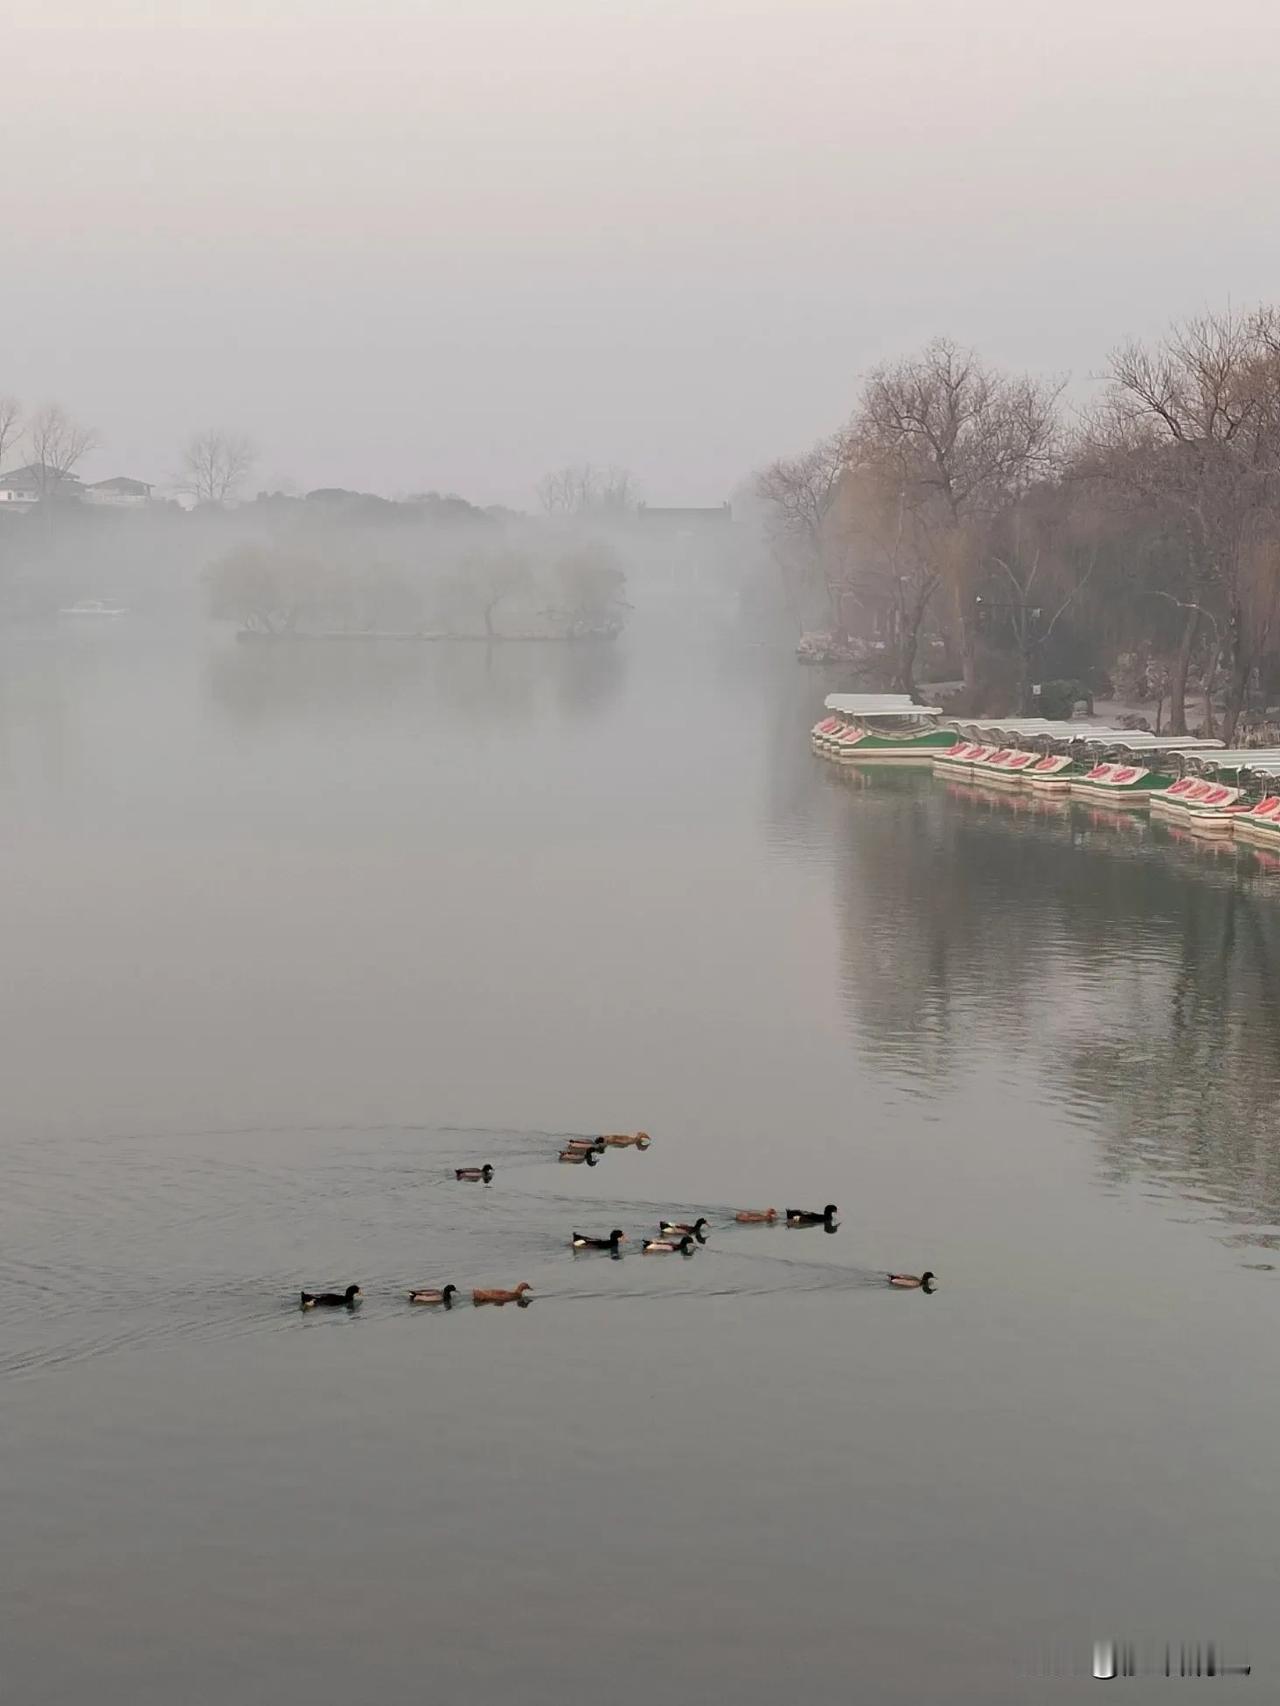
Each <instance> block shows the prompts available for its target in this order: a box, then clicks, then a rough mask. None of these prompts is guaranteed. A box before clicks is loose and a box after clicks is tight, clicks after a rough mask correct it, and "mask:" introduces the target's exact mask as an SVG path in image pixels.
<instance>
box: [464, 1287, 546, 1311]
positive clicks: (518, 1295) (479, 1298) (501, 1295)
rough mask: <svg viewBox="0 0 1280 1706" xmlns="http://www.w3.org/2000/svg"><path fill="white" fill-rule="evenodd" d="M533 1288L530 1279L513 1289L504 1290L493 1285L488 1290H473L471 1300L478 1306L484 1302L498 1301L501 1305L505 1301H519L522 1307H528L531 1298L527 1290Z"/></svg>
mask: <svg viewBox="0 0 1280 1706" xmlns="http://www.w3.org/2000/svg"><path fill="white" fill-rule="evenodd" d="M532 1290H533V1287H532V1286H531V1285H530V1284H529V1282H528V1280H521V1281H520V1284H519V1285H518V1286H516V1287H514V1289H513V1290H511V1291H502V1290H501V1289H498V1288H492V1287H491V1288H490V1289H489V1290H487V1291H484V1290H481V1291H473V1292H472V1293H471V1301H472V1303H474V1304H475V1305H476V1307H477V1308H478V1307H479V1306H480V1304H482V1303H496V1304H498V1305H499V1306H501V1305H502V1304H504V1303H518V1304H519V1305H520V1307H521V1309H527V1308H528V1306H529V1303H530V1301H531V1300H530V1299H529V1298H527V1297H526V1296H525V1292H526V1291H532Z"/></svg>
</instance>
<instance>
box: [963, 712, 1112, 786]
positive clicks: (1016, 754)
mask: <svg viewBox="0 0 1280 1706" xmlns="http://www.w3.org/2000/svg"><path fill="white" fill-rule="evenodd" d="M955 726H956V729H957V733H958V734H959V736H960V744H959V745H958V746H957V747H955V748H953V749H952V750H951V751H950V752H948V753H943V754H940V755H939V757H938V758H937V759H936V760H935V761H934V770H935V772H938V773H943V774H946V773H948V772H954V771H955V770H957V769H959V770H964V771H967V772H968V773H969V774H970V775H971V777H972V780H973V781H975V782H982V783H984V784H985V783H990V784H991V785H992V786H993V787H1015V788H1016V787H1021V785H1022V784H1023V783H1024V782H1026V781H1029V780H1030V779H1031V777H1032V776H1033V775H1034V774H1035V773H1036V770H1037V767H1038V766H1039V765H1040V764H1041V763H1042V761H1043V759H1044V758H1045V756H1046V749H1047V748H1048V747H1049V746H1050V745H1051V744H1053V743H1056V742H1062V741H1071V740H1079V739H1080V738H1081V737H1082V735H1084V734H1085V733H1090V734H1092V733H1094V732H1095V731H1094V729H1093V728H1092V726H1091V725H1089V724H1084V723H1075V722H1061V721H1053V720H1051V719H1050V718H1047V717H1017V718H1013V719H1009V718H1007V717H1006V718H1004V719H1003V720H1002V721H1000V722H985V721H984V722H967V723H957V724H956V725H955ZM1108 732H1109V731H1108ZM978 742H984V743H986V744H984V745H982V746H977V745H976V743H978ZM966 743H968V747H967V746H966ZM992 743H994V744H992ZM970 748H971V749H970ZM1067 762H1070V761H1069V760H1068V761H1067ZM1058 768H1065V765H1063V766H1058Z"/></svg>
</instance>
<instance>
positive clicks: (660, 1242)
mask: <svg viewBox="0 0 1280 1706" xmlns="http://www.w3.org/2000/svg"><path fill="white" fill-rule="evenodd" d="M677 1252H678V1253H679V1254H680V1255H682V1256H692V1254H693V1239H692V1238H690V1237H688V1236H687V1235H686V1236H685V1237H684V1238H646V1239H645V1241H644V1253H645V1255H646V1256H674V1255H675V1254H676V1253H677Z"/></svg>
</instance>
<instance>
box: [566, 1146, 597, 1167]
mask: <svg viewBox="0 0 1280 1706" xmlns="http://www.w3.org/2000/svg"><path fill="white" fill-rule="evenodd" d="M560 1159H561V1160H562V1161H563V1162H564V1163H565V1165H566V1166H569V1167H581V1166H582V1165H583V1164H584V1163H585V1164H586V1165H587V1166H588V1167H594V1166H595V1164H596V1162H597V1161H598V1160H599V1159H600V1155H599V1152H598V1151H597V1150H594V1149H562V1150H561V1151H560Z"/></svg>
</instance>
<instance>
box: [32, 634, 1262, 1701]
mask: <svg viewBox="0 0 1280 1706" xmlns="http://www.w3.org/2000/svg"><path fill="white" fill-rule="evenodd" d="M89 627H90V628H91V630H92V631H86V630H85V629H84V628H83V627H82V628H79V629H77V630H75V631H65V629H64V630H62V631H55V630H54V629H53V628H52V627H50V628H44V629H40V628H34V627H33V628H30V629H25V630H23V629H11V630H10V631H8V632H7V633H6V634H5V635H4V636H3V637H2V638H0V842H2V846H3V865H4V882H3V888H2V890H0V941H3V944H4V960H5V971H6V975H5V977H4V979H3V980H2V982H0V1004H2V1006H0V1035H2V1036H3V1038H4V1060H5V1066H4V1080H3V1106H4V1118H3V1121H2V1122H0V1273H2V1275H3V1279H4V1298H5V1310H4V1313H3V1315H2V1316H0V1427H2V1428H3V1438H4V1442H5V1450H4V1453H3V1457H2V1458H0V1498H2V1506H0V1508H3V1511H4V1535H5V1546H4V1554H3V1560H2V1561H0V1589H2V1591H3V1598H4V1603H5V1605H6V1607H7V1610H6V1613H5V1616H4V1619H3V1625H2V1626H0V1659H2V1662H3V1673H4V1676H5V1678H6V1689H5V1695H6V1698H8V1699H12V1700H14V1701H15V1702H19V1701H20V1702H22V1703H23V1706H64V1703H65V1706H71V1703H76V1706H79V1703H80V1702H83V1701H85V1700H89V1699H92V1700H93V1701H95V1702H97V1703H98V1706H117V1703H119V1706H174V1703H175V1702H178V1701H181V1702H183V1706H224V1703H226V1702H231V1701H234V1702H235V1703H236V1706H257V1703H262V1706H266V1703H267V1702H270V1703H272V1706H294V1703H297V1706H304V1703H305V1706H338V1703H340V1702H341V1703H344V1706H348V1703H351V1702H370V1703H374V1702H376V1703H378V1706H401V1703H404V1706H408V1703H409V1702H415V1703H417V1702H431V1703H432V1706H440V1703H443V1706H454V1703H457V1706H479V1703H487V1702H491V1701H492V1702H519V1703H520V1706H542V1703H544V1702H553V1701H554V1702H557V1703H560V1702H563V1701H565V1700H581V1699H585V1698H587V1697H588V1696H597V1697H599V1698H601V1699H606V1700H610V1701H612V1702H615V1703H617V1706H631V1703H632V1702H639V1701H640V1700H642V1699H643V1700H651V1699H654V1698H660V1699H663V1700H666V1701H669V1702H672V1703H674V1706H685V1703H689V1706H693V1703H700V1702H707V1701H720V1700H723V1701H732V1702H734V1703H735V1706H757V1703H759V1706H764V1703H766V1702H767V1703H770V1706H772V1703H775V1702H777V1701H778V1700H779V1699H781V1698H785V1697H788V1696H794V1697H796V1698H798V1699H801V1700H804V1701H806V1702H810V1703H813V1706H828V1703H832V1706H834V1703H836V1702H846V1701H858V1702H862V1701H868V1702H880V1701H883V1702H908V1701H920V1702H938V1701H944V1700H948V1701H973V1702H989V1701H1039V1700H1046V1701H1055V1700H1059V1699H1061V1700H1067V1699H1074V1698H1076V1697H1077V1696H1078V1695H1079V1693H1080V1692H1081V1690H1082V1689H1084V1688H1085V1687H1086V1686H1088V1685H1089V1684H1088V1680H1087V1676H1086V1675H1085V1674H1084V1672H1087V1668H1088V1665H1089V1662H1090V1657H1091V1653H1092V1644H1093V1642H1094V1641H1095V1640H1097V1639H1100V1638H1102V1637H1113V1638H1116V1639H1119V1640H1125V1641H1132V1642H1133V1643H1135V1646H1136V1648H1137V1650H1138V1652H1139V1656H1140V1657H1141V1656H1142V1655H1145V1654H1147V1653H1148V1652H1154V1651H1157V1650H1160V1651H1162V1650H1163V1643H1164V1642H1166V1641H1170V1642H1173V1643H1175V1644H1176V1643H1178V1642H1195V1641H1199V1642H1200V1643H1202V1644H1204V1643H1207V1642H1208V1641H1214V1642H1216V1643H1218V1650H1219V1655H1220V1661H1222V1660H1225V1662H1236V1661H1239V1660H1247V1661H1249V1662H1252V1664H1253V1665H1254V1681H1255V1683H1256V1682H1257V1681H1258V1680H1260V1679H1261V1680H1263V1681H1264V1683H1265V1682H1266V1679H1268V1678H1272V1679H1273V1678H1274V1677H1275V1675H1276V1667H1277V1662H1278V1660H1280V1640H1278V1639H1277V1636H1276V1634H1275V1632H1274V1616H1273V1610H1272V1600H1273V1594H1274V1584H1275V1579H1276V1571H1275V1553H1276V1541H1275V1533H1276V1519H1277V1491H1276V1489H1277V1474H1276V1470H1277V1445H1276V1439H1277V1429H1276V1423H1275V1416H1276V1408H1275V1406H1276V1404H1277V1401H1280V1376H1278V1374H1277V1363H1278V1360H1280V1359H1277V1356H1276V1353H1275V1338H1276V1335H1275V1322H1276V1313H1277V1299H1278V1298H1280V1291H1277V1280H1278V1278H1280V1273H1278V1271H1277V1268H1276V1264H1277V1262H1280V1256H1277V1254H1276V1250H1277V1247H1280V1113H1278V1110H1280V1028H1278V1024H1277V1019H1278V1013H1277V1002H1278V998H1280V958H1278V955H1277V950H1278V949H1280V923H1278V920H1280V875H1278V874H1276V873H1275V872H1274V871H1271V870H1268V869H1266V868H1264V865H1263V863H1262V861H1261V860H1260V858H1259V857H1257V856H1254V855H1247V854H1236V853H1234V852H1232V851H1231V850H1230V849H1228V850H1226V851H1225V852H1224V851H1222V850H1219V851H1216V852H1215V851H1212V850H1209V851H1206V850H1203V849H1197V848H1196V847H1194V846H1189V845H1187V844H1184V843H1180V842H1178V841H1176V840H1175V839H1172V838H1171V837H1170V836H1169V835H1168V834H1167V833H1164V832H1162V831H1160V830H1159V829H1158V828H1151V827H1148V826H1146V825H1145V824H1142V823H1141V822H1139V823H1137V824H1132V823H1130V824H1126V823H1124V822H1123V821H1114V820H1109V819H1107V818H1106V817H1105V816H1104V815H1103V814H1100V813H1090V812H1087V811H1082V810H1080V809H1078V808H1076V809H1072V810H1068V811H1066V812H1063V813H1057V814H1050V813H1035V814H1033V813H1031V812H1029V811H1027V810H1025V809H1018V808H1017V807H1016V802H1010V801H1008V800H996V801H990V800H984V799H982V798H981V797H980V796H977V795H975V794H973V793H971V792H967V791H966V790H964V789H962V788H955V787H948V786H947V785H945V784H944V783H942V782H941V781H937V782H935V781H934V780H933V779H932V778H931V777H930V776H929V775H927V774H925V775H920V774H912V773H909V772H905V771H890V770H880V771H877V772H874V773H871V774H869V775H867V776H866V777H863V778H859V777H858V776H857V775H856V774H855V775H835V774H833V773H832V772H831V770H830V769H829V767H827V766H826V765H824V764H822V763H821V762H820V761H819V760H817V759H815V758H814V757H813V755H812V754H811V752H810V750H809V744H808V729H809V726H810V724H811V723H812V721H813V720H814V717H815V715H816V714H817V709H818V706H819V705H820V702H821V698H822V695H823V694H824V693H825V692H826V691H829V690H830V689H831V688H833V687H835V686H837V685H843V683H842V682H841V680H840V677H839V676H838V675H836V674H831V675H829V676H828V675H827V674H826V673H825V672H823V671H809V670H805V669H803V668H801V667H800V666H798V665H796V664H795V663H794V662H793V661H792V660H791V658H790V657H789V655H788V654H787V651H786V648H785V646H784V647H781V648H779V647H777V646H770V645H767V644H764V643H761V642H759V641H757V640H753V639H752V637H751V636H750V635H749V634H747V633H744V632H743V631H742V630H741V629H740V627H739V626H738V625H737V624H736V622H735V621H734V620H732V619H730V618H729V617H727V616H725V617H722V618H713V617H710V616H707V617H704V618H703V619H701V620H700V621H699V622H698V623H697V624H696V625H695V627H694V631H693V632H689V631H687V629H686V628H685V626H684V625H683V624H682V623H677V622H675V621H673V620H666V619H662V618H659V617H656V616H654V617H652V618H644V617H642V618H641V619H639V620H638V621H637V624H636V626H635V629H634V631H633V632H632V633H630V634H629V635H628V636H627V637H626V638H625V640H624V641H623V642H622V643H621V644H620V645H619V646H618V647H617V648H616V649H610V648H600V649H592V648H561V647H554V646H549V645H547V646H519V645H509V646H505V647H501V648H498V649H494V650H489V649H486V648H484V647H482V646H464V645H459V646H449V647H444V646H414V645H408V644H406V645H382V646H368V645H363V644H360V643H358V642H357V643H341V644H339V643H334V644H323V643H315V644H310V645H297V646H280V647H277V646H252V645H237V644H236V643H235V642H234V640H233V639H232V638H231V637H230V636H228V635H226V634H225V633H220V632H217V631H216V630H214V629H212V628H210V629H205V628H204V627H201V626H199V625H195V626H190V627H187V626H184V625H181V624H174V625H172V626H166V625H163V624H160V623H158V622H157V623H154V624H149V623H148V622H147V621H146V620H144V619H141V618H139V619H134V618H130V619H128V620H125V621H121V622H115V623H104V624H100V625H93V624H91V625H89ZM637 1128H644V1129H646V1130H647V1131H649V1132H650V1133H651V1134H652V1135H653V1139H654V1141H653V1146H652V1148H651V1149H649V1150H648V1151H647V1152H646V1153H643V1154H641V1153H638V1152H635V1151H632V1150H626V1151H617V1152H614V1153H611V1154H609V1155H607V1156H606V1157H605V1158H604V1160H603V1162H602V1163H601V1165H600V1166H598V1167H596V1168H594V1169H590V1170H589V1169H587V1168H585V1167H576V1168H570V1167H563V1166H560V1165H558V1164H557V1162H556V1153H557V1150H558V1147H559V1144H560V1142H561V1141H562V1140H563V1138H564V1137H565V1136H566V1135H568V1134H590V1133H595V1132H598V1131H631V1130H635V1129H637ZM486 1161H487V1162H490V1163H491V1164H492V1165H493V1166H494V1168H495V1177H494V1180H493V1183H492V1185H491V1186H488V1187H486V1186H483V1185H473V1184H460V1183H457V1182H456V1181H455V1180H454V1179H453V1177H452V1170H453V1169H454V1168H455V1167H456V1166H461V1165H466V1164H473V1163H482V1162H486ZM828 1201H833V1202H835V1203H837V1204H838V1205H839V1209H840V1214H839V1225H838V1228H837V1230H836V1232H835V1233H834V1235H832V1236H827V1235H825V1234H824V1232H823V1231H822V1230H821V1229H820V1228H819V1229H815V1230H803V1231H796V1230H787V1229H784V1228H782V1227H780V1226H778V1227H768V1226H764V1227H755V1226H750V1227H744V1226H737V1225H735V1224H733V1223H732V1219H731V1216H732V1212H733V1210H734V1209H736V1208H763V1207H766V1206H776V1207H778V1208H780V1209H782V1208H786V1207H789V1206H794V1205H799V1206H803V1207H818V1208H820V1207H822V1205H823V1204H825V1203H826V1202H828ZM675 1210H680V1211H682V1213H681V1215H680V1218H683V1217H684V1215H685V1214H687V1215H690V1216H692V1215H696V1214H698V1213H704V1214H706V1215H707V1216H708V1217H709V1219H710V1220H711V1222H712V1229H711V1232H710V1235H709V1238H708V1242H707V1244H706V1246H705V1247H704V1248H701V1249H699V1250H698V1251H697V1252H696V1253H695V1254H694V1255H693V1256H692V1257H691V1258H689V1259H687V1260H686V1259H684V1258H681V1257H669V1258H668V1257H663V1258H646V1257H643V1256H641V1255H640V1254H639V1253H638V1250H639V1240H640V1238H641V1237H642V1236H644V1235H649V1236H652V1235H653V1234H654V1233H656V1231H657V1221H658V1218H659V1217H660V1216H662V1215H669V1214H670V1213H671V1212H672V1211H675ZM614 1226H619V1227H622V1228H623V1229H624V1230H625V1231H626V1232H627V1233H628V1235H629V1243H628V1245H627V1246H625V1247H624V1248H626V1250H627V1252H628V1253H626V1254H625V1255H624V1257H623V1259H622V1260H620V1261H616V1262H615V1261H611V1260H610V1259H609V1258H608V1257H606V1256H590V1255H586V1256H575V1255H574V1254H573V1253H571V1251H570V1249H569V1247H568V1245H569V1238H570V1235H571V1233H572V1232H574V1231H577V1230H582V1231H586V1232H588V1233H607V1232H608V1231H609V1230H610V1229H611V1228H612V1227H614ZM925 1267H928V1268H932V1269H934V1270H936V1272H937V1274H938V1276H939V1283H938V1289H937V1291H936V1292H935V1293H934V1294H933V1295H932V1296H925V1295H922V1294H920V1293H918V1292H902V1293H899V1292H894V1291H891V1290H890V1289H888V1288H887V1286H886V1285H885V1284H884V1282H883V1280H884V1274H885V1272H886V1271H887V1270H888V1269H890V1268H907V1269H910V1270H912V1271H915V1272H918V1271H920V1269H922V1268H925ZM351 1280H354V1281H358V1282H359V1283H360V1284H361V1285H362V1286H363V1289H364V1294H365V1302H364V1305H363V1307H362V1308H361V1309H360V1310H358V1311H356V1312H355V1313H354V1314H348V1312H347V1311H345V1310H342V1311H337V1312H334V1313H333V1314H325V1313H321V1312H316V1313H315V1314H307V1315H304V1314H302V1313H300V1311H299V1310H298V1308H297V1297H298V1292H299V1289H300V1288H301V1287H304V1286H306V1287H309V1288H312V1289H316V1288H321V1287H332V1286H336V1287H339V1288H340V1287H342V1286H345V1284H346V1283H347V1282H348V1281H351ZM445 1281H452V1282H454V1283H456V1284H457V1285H459V1287H462V1288H467V1289H469V1288H470V1287H472V1286H475V1285H499V1286H506V1285H514V1284H515V1283H516V1282H518V1281H528V1282H530V1284H531V1285H532V1287H533V1292H534V1298H535V1301H534V1303H533V1304H532V1306H531V1307H530V1308H528V1309H525V1310H517V1309H510V1308H508V1309H503V1310H474V1309H472V1308H470V1307H469V1306H468V1307H465V1308H462V1307H460V1308H455V1309H454V1310H453V1311H451V1312H449V1313H447V1314H437V1313H435V1312H431V1311H415V1310H413V1309H411V1308H410V1307H409V1306H408V1304H407V1303H406V1302H405V1300H404V1293H405V1291H406V1289H407V1288H408V1287H409V1286H411V1285H425V1284H440V1283H443V1282H445ZM1175 1662H1176V1661H1175ZM1082 1667H1083V1668H1082ZM1223 1686H1224V1685H1223V1684H1222V1683H1220V1682H1219V1681H1217V1680H1215V1681H1214V1683H1213V1684H1212V1693H1211V1695H1210V1697H1211V1698H1218V1697H1220V1696H1221V1695H1222V1692H1223ZM1235 1686H1236V1687H1239V1686H1241V1685H1240V1684H1239V1683H1236V1684H1235ZM1271 1686H1272V1687H1274V1682H1272V1683H1271ZM1184 1687H1185V1689H1186V1690H1187V1692H1188V1693H1190V1694H1196V1695H1199V1694H1200V1692H1201V1691H1202V1690H1209V1689H1210V1685H1209V1684H1208V1683H1207V1682H1205V1683H1200V1684H1195V1683H1190V1684H1185V1685H1184ZM1166 1691H1167V1685H1164V1684H1163V1682H1160V1683H1157V1682H1155V1681H1151V1682H1144V1681H1142V1680H1141V1679H1139V1680H1135V1681H1134V1682H1131V1683H1130V1684H1129V1685H1128V1687H1127V1689H1126V1692H1125V1698H1126V1699H1130V1700H1135V1701H1137V1700H1143V1699H1147V1698H1150V1699H1155V1698H1157V1697H1159V1698H1164V1697H1165V1692H1166Z"/></svg>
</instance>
